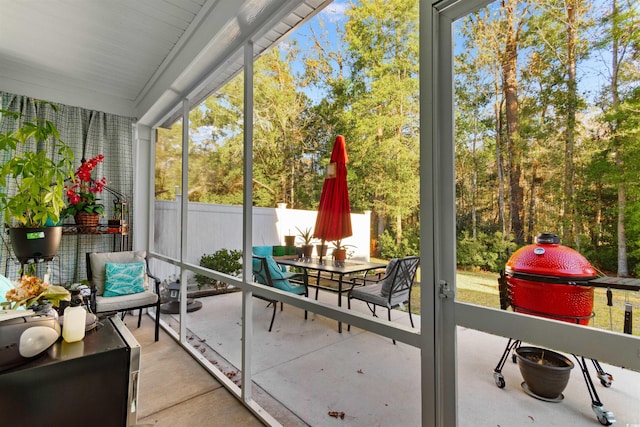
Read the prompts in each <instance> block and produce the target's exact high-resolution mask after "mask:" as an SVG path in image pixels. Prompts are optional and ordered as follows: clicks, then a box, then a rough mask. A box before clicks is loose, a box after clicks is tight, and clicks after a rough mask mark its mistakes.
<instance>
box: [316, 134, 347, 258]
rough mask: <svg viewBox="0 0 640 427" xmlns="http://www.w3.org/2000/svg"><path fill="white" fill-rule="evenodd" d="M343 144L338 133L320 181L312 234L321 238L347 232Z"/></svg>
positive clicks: (344, 150) (344, 145)
mask: <svg viewBox="0 0 640 427" xmlns="http://www.w3.org/2000/svg"><path fill="white" fill-rule="evenodd" d="M347 161H348V159H347V147H346V144H345V141H344V136H342V135H338V137H337V138H336V141H335V142H334V144H333V150H332V152H331V163H330V164H329V166H328V167H327V174H326V176H325V179H324V184H323V185H322V193H321V194H320V205H319V206H318V217H317V218H316V226H315V228H314V234H313V236H314V237H315V238H317V239H321V240H322V244H323V245H324V243H325V241H335V240H340V239H343V238H345V237H349V236H351V235H352V234H353V233H352V231H351V207H350V202H349V190H348V188H347ZM320 261H322V257H320Z"/></svg>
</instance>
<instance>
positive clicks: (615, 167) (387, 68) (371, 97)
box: [156, 0, 640, 270]
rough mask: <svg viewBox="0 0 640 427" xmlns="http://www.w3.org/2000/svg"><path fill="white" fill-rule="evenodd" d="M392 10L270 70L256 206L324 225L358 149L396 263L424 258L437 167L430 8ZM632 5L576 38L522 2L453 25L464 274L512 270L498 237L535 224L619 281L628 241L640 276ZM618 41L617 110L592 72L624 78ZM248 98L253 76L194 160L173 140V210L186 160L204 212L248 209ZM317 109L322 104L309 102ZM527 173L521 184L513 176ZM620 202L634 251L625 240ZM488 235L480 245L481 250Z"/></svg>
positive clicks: (359, 5) (264, 73)
mask: <svg viewBox="0 0 640 427" xmlns="http://www.w3.org/2000/svg"><path fill="white" fill-rule="evenodd" d="M385 5H387V6H388V7H380V2H379V1H374V0H362V1H358V2H355V3H354V4H353V6H352V7H351V8H350V9H349V10H348V11H347V12H346V14H345V18H346V20H345V25H344V27H339V29H338V33H337V38H338V39H339V40H340V41H339V42H338V43H335V38H336V37H333V36H331V37H330V36H328V35H327V32H326V31H317V32H315V31H314V32H312V33H311V34H310V35H309V37H310V39H311V43H309V46H310V47H309V48H308V49H306V50H305V51H304V52H300V48H299V46H297V45H296V44H295V41H292V42H291V44H289V45H287V49H284V48H277V49H273V50H271V51H269V52H267V53H266V54H265V55H263V56H262V57H261V58H260V59H259V60H257V61H256V63H255V67H254V71H255V77H254V82H255V99H254V101H255V105H254V116H255V125H254V138H253V144H254V151H253V153H252V155H253V165H254V170H253V178H254V181H253V194H254V200H253V204H254V205H255V206H268V207H273V206H275V202H277V201H283V202H287V203H289V205H290V206H291V207H293V208H301V209H316V208H317V206H318V201H319V197H320V191H321V188H322V184H323V181H324V168H325V166H326V164H327V163H328V161H329V156H330V150H331V147H332V144H333V141H334V139H335V136H336V135H337V134H342V135H344V136H345V138H346V141H347V150H348V153H349V163H348V165H347V167H348V172H349V173H348V185H349V195H350V198H351V207H352V210H353V211H355V212H358V211H363V210H372V217H373V218H374V220H375V221H376V223H377V224H380V229H384V230H386V231H384V233H383V234H382V235H381V236H375V235H374V236H372V237H373V238H374V239H378V242H379V243H380V246H381V248H382V255H383V256H385V257H390V256H402V255H405V254H414V253H416V251H417V250H418V249H419V244H418V232H417V226H416V225H414V224H413V223H412V221H413V222H415V218H416V217H417V216H418V212H419V209H420V206H419V190H420V189H419V185H420V183H419V170H420V168H429V167H431V165H430V164H429V163H428V162H429V160H428V161H427V164H419V150H420V146H419V138H420V120H419V112H420V110H419V87H418V34H419V32H418V28H417V26H418V3H417V2H415V1H413V0H393V1H389V2H387V3H385ZM632 5H633V2H630V1H628V0H625V1H623V2H618V9H619V11H618V15H617V16H612V15H611V12H612V11H611V10H608V9H606V8H591V7H587V6H589V4H588V3H586V2H576V3H575V4H574V6H573V7H572V11H573V12H575V13H574V16H573V19H574V21H572V23H570V22H569V21H568V20H567V10H568V9H567V8H565V7H564V6H562V7H561V5H560V3H558V2H557V1H555V0H554V1H539V2H534V1H521V2H518V6H517V10H516V11H515V13H513V14H510V13H509V11H508V10H507V7H508V6H509V4H508V3H505V4H500V3H499V2H494V3H493V4H491V5H489V6H488V7H486V8H482V9H481V10H479V11H478V12H476V13H473V14H471V15H469V16H467V17H465V18H464V19H461V20H458V21H456V22H455V23H454V31H455V33H456V40H457V41H460V43H459V44H458V45H457V46H458V48H457V49H456V58H455V62H454V66H455V72H454V79H455V82H454V83H455V86H454V88H453V89H454V90H455V97H454V100H455V114H456V117H455V126H454V129H455V150H456V159H455V160H456V163H455V179H456V182H455V184H456V221H457V224H458V243H459V245H461V247H459V248H458V261H459V262H460V264H461V265H464V266H465V268H472V269H476V268H477V269H489V270H497V269H499V268H501V264H502V263H503V262H504V260H505V259H506V254H508V253H509V251H510V250H511V247H510V246H508V245H507V247H504V245H505V244H506V243H502V242H503V239H502V238H501V237H499V236H498V237H496V236H495V234H494V232H495V231H501V232H502V233H506V232H507V231H508V230H514V224H513V221H514V218H515V219H518V221H520V220H522V224H521V225H519V226H518V228H523V229H524V230H523V231H524V233H525V236H524V238H525V239H526V240H527V241H532V239H533V238H534V237H535V235H536V234H538V233H540V232H542V231H550V232H555V233H557V234H558V235H560V236H562V237H563V240H564V241H563V244H565V245H567V246H572V247H576V249H578V250H579V251H581V252H584V253H585V254H588V255H589V256H588V259H589V260H590V261H591V262H593V263H594V265H598V266H600V267H602V268H606V269H607V270H608V269H610V268H612V267H615V263H616V255H617V251H618V249H617V248H618V245H619V244H621V243H622V242H619V240H620V239H622V238H623V237H625V236H626V239H625V242H624V245H625V246H626V248H627V254H628V256H627V258H628V262H629V265H630V267H633V266H635V265H636V264H637V263H638V261H639V260H640V214H638V213H637V212H638V203H639V202H640V181H639V180H638V179H637V177H638V170H640V160H639V159H640V138H638V135H640V123H639V122H640V120H639V119H638V117H640V116H639V115H638V111H640V90H639V89H638V87H640V84H639V82H640V61H639V58H640V56H639V55H638V46H640V31H638V30H637V28H638V27H637V26H638V22H640V21H639V20H638V19H637V17H638V10H637V8H634V7H632ZM314 19H315V18H314ZM317 19H318V20H321V19H322V15H318V17H317ZM510 19H511V21H510ZM613 23H617V24H616V26H615V28H614V27H613ZM509 25H511V26H513V27H514V29H515V30H516V32H517V37H516V38H515V39H514V40H513V43H514V44H515V46H510V49H511V50H509V51H510V52H513V53H517V63H516V64H515V67H516V69H515V70H514V71H515V72H514V73H512V74H511V76H512V77H514V78H515V79H516V80H517V81H516V82H515V83H516V85H515V86H513V85H511V86H510V87H511V88H514V87H517V108H518V114H517V120H516V122H515V123H514V122H509V125H510V126H517V128H518V132H517V138H516V139H517V144H516V145H517V147H516V148H517V151H514V146H513V145H512V146H511V147H510V145H509V144H508V142H509V141H508V140H507V138H506V136H507V135H512V134H511V133H510V129H509V128H507V122H508V121H507V117H506V113H507V111H506V99H505V81H504V79H503V65H504V64H503V60H504V58H505V52H506V51H507V50H508V49H507V47H506V41H507V40H506V36H507V34H509V31H506V30H507V27H508V26H509ZM568 26H571V29H572V31H573V33H572V34H573V37H572V40H573V41H571V42H570V40H569V35H568V32H567V30H568V29H569V27H568ZM320 29H323V23H322V21H320ZM614 39H616V40H617V46H618V51H617V53H618V56H617V58H618V59H617V60H618V64H617V65H619V67H618V79H617V84H618V88H617V92H616V93H615V94H614V93H613V84H612V83H613V82H612V81H601V80H599V79H593V81H594V82H595V81H597V82H598V83H600V84H601V87H591V86H593V85H585V82H586V81H588V80H590V79H591V78H590V77H589V75H587V74H585V71H584V70H585V69H586V68H592V67H591V65H593V64H590V65H589V67H585V65H587V63H586V58H590V59H589V61H604V62H603V64H602V65H604V68H601V69H607V70H613V67H612V66H611V65H612V64H611V61H613V59H612V50H613V40H614ZM540 40H544V43H541V42H540ZM570 43H574V44H573V45H572V46H570ZM299 53H301V55H299V56H298V57H296V55H298V54H299ZM569 53H571V55H569ZM294 58H296V59H297V60H298V61H302V63H303V64H304V69H303V70H302V72H299V71H298V70H300V68H297V67H294V66H292V63H293V62H292V61H293V60H294ZM573 65H575V66H576V70H577V75H575V76H573V77H572V76H571V75H570V74H571V73H569V70H570V69H572V67H573ZM298 73H299V74H298ZM576 82H577V84H578V86H577V88H576ZM512 83H513V82H512ZM242 87H243V75H242V74H238V76H237V77H235V78H233V79H231V80H230V81H229V83H228V84H227V85H226V86H225V87H223V88H222V89H221V90H219V91H217V92H216V93H214V94H213V95H212V96H210V97H209V98H208V99H207V100H206V101H205V102H204V104H202V105H201V106H198V108H194V109H193V110H192V112H191V120H190V122H191V126H192V128H191V129H190V133H191V134H193V135H195V134H196V133H197V134H198V138H195V137H194V136H192V137H191V140H190V141H189V146H188V147H184V148H183V147H182V146H181V143H180V139H181V124H180V123H179V124H177V125H176V126H174V128H172V129H171V130H169V131H166V130H162V129H161V130H160V131H159V135H160V136H159V138H158V144H157V156H158V157H157V160H156V165H157V167H158V169H157V171H156V172H157V173H156V184H157V186H158V188H157V189H156V194H157V197H158V198H172V195H173V192H174V188H175V186H177V185H180V184H181V182H180V175H181V170H180V168H181V153H182V150H183V149H188V150H189V156H190V157H189V164H190V171H189V200H191V201H201V202H209V203H227V204H241V203H243V200H242V192H243V185H244V183H243V171H242V167H243V166H242V162H243V158H244V156H245V153H244V152H243V145H242V142H243V136H244V135H243V133H242V126H243V115H242V110H243V107H244V106H243V96H242ZM587 88H588V89H587ZM576 89H577V92H576ZM309 93H313V94H314V95H317V94H319V96H315V98H314V99H309V97H308V94H309ZM596 95H598V96H599V97H596ZM511 101H512V102H511V103H510V104H509V105H511V106H515V103H514V102H513V101H514V99H513V98H512V99H511ZM513 135H516V133H513ZM571 144H573V145H571ZM571 146H573V148H572V154H571V156H569V155H568V154H567V150H568V149H569V148H571ZM569 166H570V167H569ZM515 168H518V169H519V170H520V172H519V173H518V177H519V178H516V175H510V172H511V171H512V170H514V169H515ZM572 176H573V178H571V177H572ZM443 179H445V178H443ZM446 179H448V177H447V178H446ZM516 184H517V186H518V187H520V188H516V187H515V185H516ZM569 184H570V185H569ZM510 186H511V187H510ZM621 188H622V189H623V190H624V191H625V193H624V195H625V196H626V208H625V218H624V224H622V225H624V228H625V232H626V234H624V235H622V233H619V232H618V230H619V229H620V228H619V224H618V209H619V205H618V196H619V189H621ZM514 189H518V190H522V194H515V195H514V192H513V190H514ZM516 196H517V198H518V200H517V203H514V202H515V201H516V200H514V199H515V198H516ZM512 197H513V198H512ZM520 198H522V201H520ZM516 205H517V206H516ZM512 210H513V211H518V213H520V215H518V216H517V218H516V217H514V216H513V215H512V212H511V211H512ZM396 228H400V229H399V230H397V229H396ZM462 230H466V233H462ZM474 230H475V231H476V233H477V238H476V239H472V238H471V237H470V236H471V235H472V233H473V231H474ZM399 236H400V237H399ZM578 242H579V244H578ZM614 270H615V268H614Z"/></svg>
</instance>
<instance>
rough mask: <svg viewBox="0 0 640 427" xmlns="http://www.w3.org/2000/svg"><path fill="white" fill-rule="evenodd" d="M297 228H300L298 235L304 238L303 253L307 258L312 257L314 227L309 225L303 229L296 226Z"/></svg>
mask: <svg viewBox="0 0 640 427" xmlns="http://www.w3.org/2000/svg"><path fill="white" fill-rule="evenodd" d="M296 230H298V236H299V237H300V238H301V239H302V254H303V255H304V257H305V258H311V255H312V254H313V244H312V243H311V241H312V240H313V229H312V228H311V227H308V228H305V229H304V230H301V229H300V228H298V227H296Z"/></svg>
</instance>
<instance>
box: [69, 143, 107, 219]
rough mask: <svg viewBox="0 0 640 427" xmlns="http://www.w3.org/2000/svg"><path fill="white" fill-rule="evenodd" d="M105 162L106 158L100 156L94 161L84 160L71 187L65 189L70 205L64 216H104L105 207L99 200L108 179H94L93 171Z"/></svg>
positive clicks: (93, 159)
mask: <svg viewBox="0 0 640 427" xmlns="http://www.w3.org/2000/svg"><path fill="white" fill-rule="evenodd" d="M103 161H104V156H103V155H102V154H98V155H97V156H95V157H94V158H92V159H89V160H83V161H82V164H81V165H80V167H79V168H78V170H77V171H76V173H75V174H74V176H73V181H72V183H71V185H67V186H66V187H65V190H66V194H67V199H69V205H68V206H67V207H66V208H65V210H64V216H74V215H75V214H77V213H78V212H89V213H98V214H100V215H104V205H103V204H102V203H99V202H100V199H98V198H97V195H98V194H100V193H102V190H103V189H104V186H105V185H106V184H107V178H105V177H102V178H100V179H94V178H92V177H91V171H93V169H94V168H95V167H96V166H98V164H99V163H102V162H103Z"/></svg>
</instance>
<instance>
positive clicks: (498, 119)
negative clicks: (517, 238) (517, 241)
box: [493, 83, 507, 239]
mask: <svg viewBox="0 0 640 427" xmlns="http://www.w3.org/2000/svg"><path fill="white" fill-rule="evenodd" d="M495 87H496V93H495V96H496V101H495V103H494V107H493V109H494V114H495V117H496V169H497V175H498V177H497V179H498V217H499V219H500V227H501V230H502V236H503V237H504V238H505V239H507V222H506V219H505V206H504V170H503V166H502V148H501V146H502V120H501V118H502V115H501V114H500V112H501V111H502V108H501V102H500V101H499V97H500V95H499V85H498V84H497V83H496V85H495Z"/></svg>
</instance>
